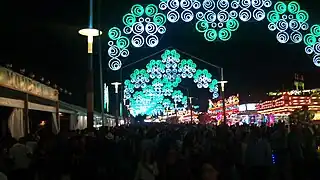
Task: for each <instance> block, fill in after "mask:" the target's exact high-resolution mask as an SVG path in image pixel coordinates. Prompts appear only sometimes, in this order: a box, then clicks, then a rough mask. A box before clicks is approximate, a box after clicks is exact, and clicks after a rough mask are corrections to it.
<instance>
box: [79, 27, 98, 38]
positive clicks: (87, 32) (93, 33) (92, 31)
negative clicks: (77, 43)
mask: <svg viewBox="0 0 320 180" xmlns="http://www.w3.org/2000/svg"><path fill="white" fill-rule="evenodd" d="M78 33H79V34H81V35H83V36H88V37H89V36H91V37H95V36H100V35H101V34H102V31H99V30H98V29H93V28H86V29H81V30H79V31H78Z"/></svg>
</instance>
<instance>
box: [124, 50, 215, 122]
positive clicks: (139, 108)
mask: <svg viewBox="0 0 320 180" xmlns="http://www.w3.org/2000/svg"><path fill="white" fill-rule="evenodd" d="M161 58H162V59H161V60H151V61H150V62H149V63H148V64H147V65H146V69H140V70H139V69H136V70H134V71H133V73H132V74H131V75H130V80H125V81H124V99H126V100H129V104H130V105H129V107H130V112H131V114H132V115H133V116H136V115H138V114H141V115H153V116H158V115H161V114H163V113H164V111H165V110H167V109H174V108H175V104H177V105H178V107H181V108H187V104H188V98H187V96H185V95H184V94H183V93H182V91H180V90H175V89H174V88H178V87H179V84H180V83H181V81H182V79H184V78H193V79H194V82H195V83H196V84H197V87H199V88H209V91H210V92H212V93H213V97H214V98H217V97H218V96H219V95H218V81H217V80H216V79H211V78H212V75H211V74H210V73H209V72H208V70H206V69H204V70H197V69H196V67H197V66H196V64H195V63H194V62H193V61H192V60H191V59H188V60H186V59H183V60H180V54H179V53H177V51H176V50H166V51H165V52H164V53H163V54H162V55H161Z"/></svg>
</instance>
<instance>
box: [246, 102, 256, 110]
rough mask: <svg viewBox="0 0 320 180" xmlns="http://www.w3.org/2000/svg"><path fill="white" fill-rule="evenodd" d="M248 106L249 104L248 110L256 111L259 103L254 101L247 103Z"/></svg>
mask: <svg viewBox="0 0 320 180" xmlns="http://www.w3.org/2000/svg"><path fill="white" fill-rule="evenodd" d="M246 106H247V111H255V110H256V106H257V104H254V103H252V104H246Z"/></svg>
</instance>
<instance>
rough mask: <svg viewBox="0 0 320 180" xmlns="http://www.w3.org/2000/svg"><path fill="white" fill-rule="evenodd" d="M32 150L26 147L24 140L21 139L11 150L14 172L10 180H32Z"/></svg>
mask: <svg viewBox="0 0 320 180" xmlns="http://www.w3.org/2000/svg"><path fill="white" fill-rule="evenodd" d="M31 152H32V151H31V149H30V148H28V147H27V146H26V145H25V140H24V138H20V139H19V140H18V141H17V142H16V143H15V144H14V145H13V146H12V147H11V148H10V150H9V154H10V157H11V159H12V161H13V171H12V174H11V178H10V179H22V178H24V179H30V178H31V177H30V174H29V167H30V164H31Z"/></svg>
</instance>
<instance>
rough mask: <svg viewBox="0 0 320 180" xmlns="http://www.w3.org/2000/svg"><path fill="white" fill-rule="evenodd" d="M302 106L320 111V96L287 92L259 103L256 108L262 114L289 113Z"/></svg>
mask: <svg viewBox="0 0 320 180" xmlns="http://www.w3.org/2000/svg"><path fill="white" fill-rule="evenodd" d="M302 106H308V107H309V110H315V111H319V110H320V98H319V97H312V96H311V97H310V96H297V95H291V94H287V93H285V94H283V95H282V96H281V97H279V98H278V99H275V100H271V101H265V102H263V103H259V104H257V106H256V109H257V110H258V113H260V114H275V115H276V114H280V115H289V114H291V112H293V111H294V110H295V109H300V108H301V107H302Z"/></svg>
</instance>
